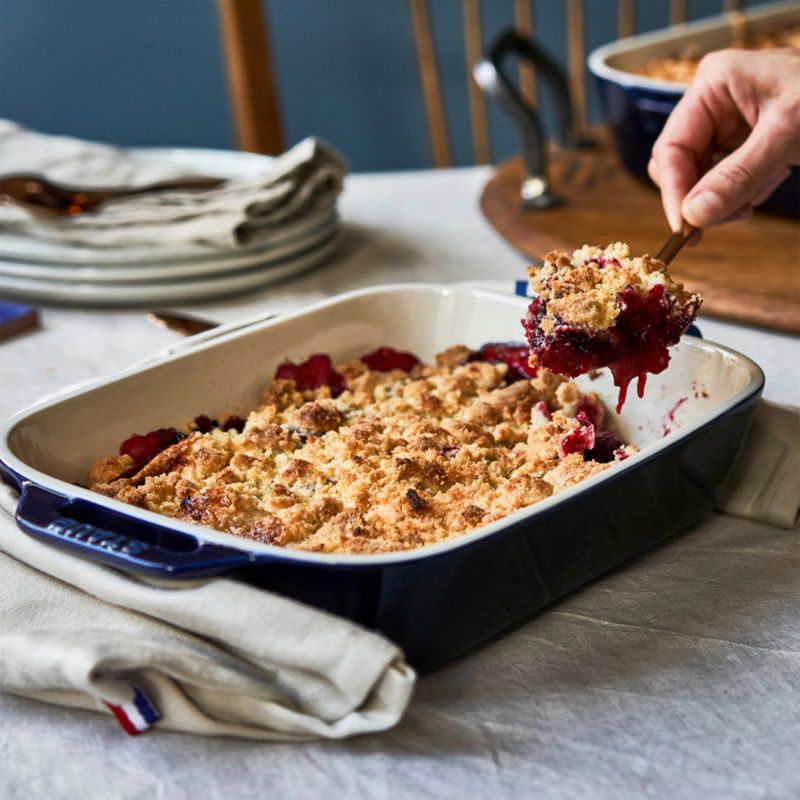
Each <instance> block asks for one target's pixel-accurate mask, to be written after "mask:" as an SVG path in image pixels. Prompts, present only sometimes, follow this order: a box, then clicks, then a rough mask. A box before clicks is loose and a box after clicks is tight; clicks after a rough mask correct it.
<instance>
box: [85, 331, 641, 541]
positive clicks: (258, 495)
mask: <svg viewBox="0 0 800 800" xmlns="http://www.w3.org/2000/svg"><path fill="white" fill-rule="evenodd" d="M474 356H475V354H474V353H473V351H471V350H469V349H468V348H466V347H463V346H456V347H453V348H450V349H449V350H447V351H445V352H443V353H440V354H438V355H437V356H436V359H435V365H425V364H419V363H418V364H416V365H415V366H413V367H412V368H411V369H410V370H408V371H405V370H401V369H391V370H389V371H379V370H377V369H371V368H370V367H368V366H367V365H366V364H365V363H363V362H361V361H353V362H348V363H346V364H342V365H340V366H339V367H338V368H337V372H338V374H339V375H340V376H342V378H343V386H344V389H343V391H342V392H341V394H339V395H338V396H336V397H334V396H332V392H331V390H330V389H329V388H328V387H327V386H321V387H319V388H316V389H306V390H304V391H300V390H299V389H298V388H297V385H296V384H295V382H294V381H293V380H281V379H277V380H274V381H273V382H272V383H271V384H270V385H269V386H268V387H267V389H266V390H265V392H264V393H263V397H262V400H261V403H260V405H259V406H258V407H257V408H256V409H255V410H254V411H252V412H251V413H250V415H249V416H248V418H247V420H246V421H245V422H244V425H243V428H242V430H241V431H237V430H236V429H235V428H234V427H231V428H228V429H227V430H225V429H223V428H224V426H222V427H214V428H213V429H211V430H208V431H207V432H205V433H204V432H201V431H199V430H195V431H193V432H191V433H190V434H189V435H187V436H186V437H185V438H182V439H181V440H180V441H177V442H176V443H174V444H172V445H170V446H168V447H166V449H163V450H162V451H161V452H159V453H158V454H157V455H155V456H154V457H153V458H151V459H150V460H148V461H147V463H145V464H144V465H142V466H140V467H137V466H134V461H133V459H131V458H130V457H129V456H127V455H122V456H111V457H105V458H101V459H99V460H98V461H96V462H95V464H94V465H93V466H92V468H91V470H90V472H89V479H88V480H89V484H90V486H91V488H92V489H94V490H95V491H98V492H101V493H103V494H105V495H107V496H109V497H114V498H117V499H119V500H122V501H124V502H126V503H131V504H133V505H136V506H139V507H141V508H146V509H149V510H151V511H156V512H158V513H161V514H166V515H168V516H171V517H175V518H177V519H182V520H188V521H193V522H197V523H200V524H203V525H207V526H210V527H212V528H216V529H218V530H221V531H226V532H229V533H233V534H236V535H239V536H244V537H248V538H251V539H255V540H258V541H262V542H268V543H272V544H276V545H282V546H285V547H290V548H296V549H300V550H308V551H319V552H338V553H381V552H387V551H396V550H406V549H410V548H416V547H420V546H423V545H428V544H432V543H436V542H441V541H444V540H447V539H450V538H452V537H455V536H459V535H461V534H463V533H465V532H466V531H469V530H472V529H474V528H476V527H478V526H481V525H486V524H487V523H490V522H492V521H494V520H498V519H500V518H502V517H504V516H506V515H508V514H510V513H512V512H514V511H516V510H517V509H521V508H524V507H526V506H529V505H531V504H533V503H536V502H538V501H539V500H542V499H544V498H547V497H549V496H551V495H552V494H554V493H557V492H559V491H562V490H563V489H565V488H567V487H569V486H572V485H574V484H575V483H577V482H578V481H581V480H583V479H584V478H587V477H590V476H591V475H595V474H597V473H599V472H602V471H603V470H605V469H607V468H608V467H609V466H611V464H612V463H613V462H614V461H618V460H621V459H623V458H625V457H627V456H628V455H631V454H633V453H635V452H636V449H635V448H634V447H632V446H630V445H629V446H623V445H622V444H621V443H620V442H617V441H616V440H614V439H613V437H612V436H611V434H609V433H607V432H605V433H604V432H603V431H602V418H603V413H604V412H603V408H602V406H601V405H600V403H599V401H598V399H597V396H596V395H594V394H593V393H582V392H581V391H580V390H579V389H578V387H577V386H576V384H575V383H573V382H572V381H570V380H566V379H564V378H561V377H559V376H557V375H555V374H553V373H551V372H548V371H546V370H544V369H542V370H539V372H538V374H536V376H535V377H534V378H532V379H529V378H523V379H514V380H513V381H512V375H511V373H510V367H509V366H508V365H507V364H506V363H491V362H488V361H480V360H468V359H469V358H471V357H474ZM517 377H519V376H514V378H517ZM157 433H161V432H157ZM601 443H602V446H601ZM601 461H603V462H605V463H601Z"/></svg>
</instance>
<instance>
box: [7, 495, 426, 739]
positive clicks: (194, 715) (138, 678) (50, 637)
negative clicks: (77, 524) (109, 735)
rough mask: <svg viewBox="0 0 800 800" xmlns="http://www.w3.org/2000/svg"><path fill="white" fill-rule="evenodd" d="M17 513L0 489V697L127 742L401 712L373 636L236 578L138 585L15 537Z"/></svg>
mask: <svg viewBox="0 0 800 800" xmlns="http://www.w3.org/2000/svg"><path fill="white" fill-rule="evenodd" d="M16 504H17V495H16V492H14V491H12V489H11V488H10V487H9V486H7V485H5V484H3V483H2V482H0V689H3V690H4V691H8V692H11V693H13V694H18V695H22V696H25V697H29V698H33V699H36V700H41V701H44V702H48V703H54V704H57V705H63V706H71V707H75V708H85V709H90V710H94V711H101V712H105V713H107V714H114V716H116V717H117V719H118V720H119V721H120V723H121V724H122V726H123V727H124V728H125V730H127V731H128V732H129V733H137V732H139V731H141V730H144V729H146V728H147V727H148V726H149V725H150V724H153V723H155V724H157V725H158V726H159V727H161V728H167V729H170V730H178V731H186V732H189V733H197V734H204V735H209V736H238V737H245V738H250V739H267V740H276V741H292V740H304V739H312V738H331V739H338V738H344V737H347V736H352V735H355V734H363V733H368V732H373V731H381V730H385V729H386V728H390V727H392V726H393V725H394V724H395V723H396V722H397V721H398V720H399V719H400V717H401V716H402V714H403V712H404V710H405V708H406V706H407V705H408V702H409V699H410V697H411V692H412V690H413V687H414V684H415V680H416V676H415V674H414V672H413V670H412V669H411V668H410V667H409V666H408V665H407V664H406V663H405V662H404V660H403V655H402V653H401V652H400V650H399V649H398V648H397V647H396V646H395V645H394V644H392V643H391V642H389V641H387V640H386V639H384V638H383V637H381V636H378V635H377V634H374V633H371V632H369V631H367V630H364V629H363V628H360V627H359V626H357V625H354V624H352V623H350V622H347V621H346V620H343V619H339V618H338V617H334V616H332V615H329V614H326V613H324V612H322V611H318V610H316V609H312V608H309V607H308V606H305V605H302V604H300V603H297V602H294V601H291V600H288V599H286V598H283V597H281V596H279V595H275V594H270V593H269V592H265V591H262V590H258V589H254V588H252V587H250V586H247V585H245V584H243V583H240V582H237V581H235V580H230V579H225V578H217V579H212V580H204V581H193V582H189V583H186V582H177V581H175V582H171V583H158V584H155V583H144V582H141V581H139V580H137V579H135V578H132V577H130V576H128V575H125V574H123V573H121V572H117V571H115V570H112V569H108V568H106V567H102V566H99V565H97V564H93V563H91V562H89V561H84V560H83V559H80V558H76V557H74V556H71V555H67V554H65V553H63V552H61V551H59V550H56V549H54V548H51V547H49V546H48V545H45V544H42V543H41V542H38V541H36V540H35V539H33V538H31V537H29V536H27V535H26V534H24V533H23V532H22V531H21V530H19V529H18V528H17V526H16V524H15V522H14V517H13V514H14V510H15V508H16ZM159 717H160V719H159Z"/></svg>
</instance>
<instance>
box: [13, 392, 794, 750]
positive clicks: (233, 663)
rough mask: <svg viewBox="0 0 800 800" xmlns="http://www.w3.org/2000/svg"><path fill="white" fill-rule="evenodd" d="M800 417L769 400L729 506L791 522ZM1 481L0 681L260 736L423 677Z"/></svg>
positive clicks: (400, 707)
mask: <svg viewBox="0 0 800 800" xmlns="http://www.w3.org/2000/svg"><path fill="white" fill-rule="evenodd" d="M798 453H800V412H798V411H796V410H793V409H786V408H781V407H778V406H772V405H770V404H767V403H761V404H760V406H759V408H758V410H757V413H756V418H755V422H754V424H753V427H752V428H751V430H750V433H749V434H748V437H747V439H746V440H745V443H744V445H743V447H742V449H741V451H740V454H739V459H738V462H737V466H736V468H735V469H734V471H733V472H732V477H731V479H730V481H729V482H728V486H727V490H726V492H725V495H724V498H723V499H722V501H721V502H720V509H721V510H723V511H726V512H730V513H734V514H738V515H740V516H745V517H748V518H750V519H754V520H764V521H767V522H771V523H772V524H774V525H778V526H780V527H787V528H791V527H794V525H796V522H797V513H798V508H800V482H798V481H797V475H798ZM16 504H17V496H16V493H15V492H13V491H12V490H11V489H10V488H9V487H8V486H5V485H3V484H2V483H0V689H4V690H5V691H8V692H13V693H14V694H19V695H23V696H25V697H30V698H34V699H37V700H41V701H44V702H49V703H55V704H58V705H65V706H73V707H77V708H88V709H92V710H95V711H106V712H107V713H113V714H114V715H115V716H116V717H117V718H118V719H119V720H120V722H121V723H122V725H123V727H125V728H126V730H128V731H129V732H136V731H137V730H141V729H146V728H147V727H148V725H150V724H152V723H153V722H155V721H156V720H157V718H158V717H159V715H160V716H161V719H160V721H158V722H157V724H158V725H159V727H162V728H169V729H172V730H180V731H187V732H191V733H200V734H206V735H222V736H241V737H248V738H254V739H273V740H299V739H309V738H313V737H328V738H339V737H345V736H350V735H353V734H358V733H366V732H370V731H379V730H384V729H386V728H389V727H391V726H392V725H394V724H395V723H396V722H397V721H398V720H399V719H400V717H401V716H402V714H403V712H404V710H405V708H406V706H407V704H408V702H409V699H410V696H411V691H412V689H413V686H414V682H415V675H414V673H413V671H412V670H411V668H410V667H409V666H408V665H407V664H406V663H405V662H404V661H403V658H402V654H401V653H400V651H399V650H398V649H397V647H396V646H394V645H393V644H391V643H390V642H388V641H386V640H385V639H383V638H381V637H380V636H377V635H375V634H373V633H370V632H368V631H365V630H363V629H361V628H359V627H357V626H356V625H353V624H351V623H349V622H347V621H345V620H342V619H338V618H336V617H332V616H330V615H328V614H324V613H323V612H321V611H316V610H314V609H311V608H308V607H306V606H303V605H300V604H299V603H295V602H293V601H290V600H287V599H285V598H282V597H279V596H277V595H273V594H269V593H267V592H264V591H261V590H257V589H253V588H251V587H249V586H246V585H244V584H241V583H238V582H236V581H234V580H229V579H221V578H217V579H213V580H206V581H195V582H192V583H179V582H172V583H169V584H165V583H158V584H153V583H143V582H141V581H139V580H137V579H135V578H132V577H130V576H128V575H125V574H124V573H120V572H116V571H115V570H111V569H108V568H106V567H101V566H98V565H96V564H93V563H91V562H88V561H83V560H82V559H79V558H76V557H74V556H70V555H67V554H65V553H63V552H61V551H59V550H55V549H53V548H51V547H49V546H47V545H45V544H42V543H40V542H38V541H36V540H35V539H32V538H30V537H29V536H27V535H26V534H24V533H23V532H22V531H20V530H19V529H18V528H17V527H16V525H15V524H14V521H13V514H14V511H15V508H16Z"/></svg>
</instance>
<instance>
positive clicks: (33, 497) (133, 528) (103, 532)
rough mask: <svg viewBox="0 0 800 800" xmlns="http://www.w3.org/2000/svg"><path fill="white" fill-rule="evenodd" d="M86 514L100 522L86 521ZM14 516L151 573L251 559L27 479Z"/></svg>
mask: <svg viewBox="0 0 800 800" xmlns="http://www.w3.org/2000/svg"><path fill="white" fill-rule="evenodd" d="M91 518H97V519H102V522H101V523H100V524H97V523H95V522H92V521H87V520H89V519H91ZM16 519H17V524H18V525H19V527H20V528H22V530H24V531H25V532H26V533H28V534H30V535H31V536H34V537H36V538H37V539H41V540H42V541H45V542H47V543H48V544H52V545H55V546H57V547H60V548H63V549H65V550H69V551H71V552H72V553H74V554H75V555H79V556H82V557H84V558H88V559H90V560H92V561H99V562H101V563H103V564H107V565H108V566H112V567H115V568H117V569H121V570H123V571H125V572H133V573H139V574H145V575H150V576H154V577H161V578H197V577H201V576H204V575H218V574H221V573H225V572H229V571H231V570H233V569H236V568H237V567H241V566H244V565H245V564H249V563H252V561H253V560H254V559H255V556H254V555H253V554H250V553H247V552H245V551H243V550H237V549H235V548H233V547H225V546H223V545H217V544H209V543H207V542H203V541H202V540H201V539H199V538H197V537H195V536H191V535H190V534H186V533H182V532H180V531H174V530H171V529H169V528H165V527H161V526H159V525H151V524H150V523H143V522H141V521H140V520H136V519H134V518H131V517H129V516H126V515H124V514H121V513H118V512H116V511H114V510H112V509H107V508H104V507H102V506H98V505H95V504H93V503H90V502H88V501H86V500H82V499H71V498H68V497H65V496H64V495H61V494H58V493H56V492H53V491H51V490H49V489H44V488H42V487H41V486H37V485H35V484H33V483H30V482H25V483H23V485H22V492H21V494H20V498H19V505H18V506H17V513H16ZM106 525H108V526H109V527H106Z"/></svg>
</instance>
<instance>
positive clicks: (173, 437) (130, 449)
mask: <svg viewBox="0 0 800 800" xmlns="http://www.w3.org/2000/svg"><path fill="white" fill-rule="evenodd" d="M185 436H186V434H183V433H180V431H178V430H176V429H175V428H159V429H158V430H156V431H150V433H146V434H144V435H143V436H142V435H140V434H138V433H137V434H134V435H133V436H131V437H130V438H128V439H126V440H125V441H124V442H123V443H122V444H121V445H120V446H119V452H120V455H123V456H130V457H131V458H132V459H133V460H134V462H135V464H136V466H137V467H143V466H144V465H145V464H147V462H148V461H151V460H152V459H153V458H155V457H156V456H157V455H158V454H159V453H160V452H161V451H162V450H166V449H167V448H168V447H170V446H171V445H173V444H176V443H177V442H179V441H180V440H181V439H183V438H185Z"/></svg>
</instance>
